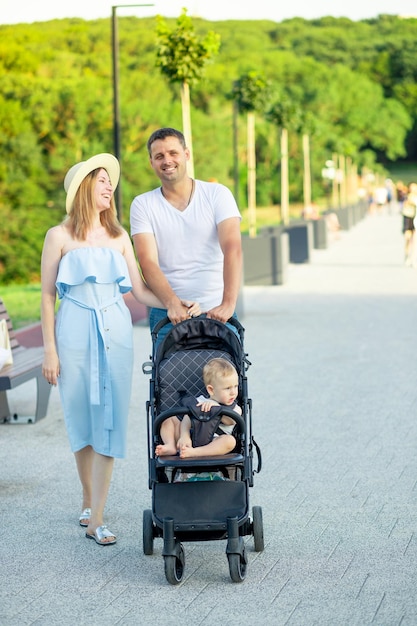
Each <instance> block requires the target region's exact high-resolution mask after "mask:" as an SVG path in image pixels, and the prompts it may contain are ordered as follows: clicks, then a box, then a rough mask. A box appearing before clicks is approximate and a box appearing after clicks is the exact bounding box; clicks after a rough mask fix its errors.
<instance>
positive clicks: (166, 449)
mask: <svg viewBox="0 0 417 626" xmlns="http://www.w3.org/2000/svg"><path fill="white" fill-rule="evenodd" d="M155 454H156V456H173V455H175V454H177V449H176V447H175V446H172V445H170V444H169V443H160V444H159V445H157V446H156V448H155Z"/></svg>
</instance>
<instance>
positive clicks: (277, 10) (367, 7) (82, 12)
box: [0, 0, 417, 24]
mask: <svg viewBox="0 0 417 626" xmlns="http://www.w3.org/2000/svg"><path fill="white" fill-rule="evenodd" d="M113 1H114V0H113ZM116 2H117V0H116ZM123 4H124V3H123V1H120V5H123ZM125 4H126V5H133V4H135V3H134V2H129V1H128V0H125ZM137 4H153V6H147V7H146V6H141V7H139V6H138V7H133V6H127V7H126V6H124V7H123V6H119V5H116V6H117V10H116V14H117V15H118V16H128V15H129V16H130V15H134V16H136V17H150V16H154V15H163V16H165V17H178V16H179V15H180V14H181V10H182V8H183V7H184V8H186V9H187V13H188V15H189V16H190V17H202V18H204V19H207V20H213V21H216V20H228V19H238V20H239V19H242V20H256V19H269V20H273V21H275V22H280V21H282V20H284V19H288V18H291V17H303V18H305V19H308V20H310V19H314V18H316V17H323V16H325V15H332V16H334V17H348V18H349V19H351V20H361V19H365V18H372V17H376V16H377V15H379V14H381V13H388V14H391V15H401V16H405V17H410V16H413V17H417V0H350V2H340V1H337V0H291V2H288V0H287V2H280V0H251V1H249V0H188V1H187V0H154V2H153V3H152V2H149V3H147V2H145V1H143V2H141V3H139V2H138V3H137ZM112 6H114V5H113V4H112V2H111V0H110V2H107V1H106V0H69V1H68V2H67V1H65V0H0V24H19V23H22V22H26V23H31V22H44V21H47V20H52V19H63V18H67V17H80V18H82V19H85V20H93V19H97V18H105V17H109V16H110V15H111V13H112Z"/></svg>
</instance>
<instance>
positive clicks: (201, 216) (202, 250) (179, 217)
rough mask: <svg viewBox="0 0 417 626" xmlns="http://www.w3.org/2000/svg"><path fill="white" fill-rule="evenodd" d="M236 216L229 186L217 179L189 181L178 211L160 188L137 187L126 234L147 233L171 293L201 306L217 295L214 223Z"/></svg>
mask: <svg viewBox="0 0 417 626" xmlns="http://www.w3.org/2000/svg"><path fill="white" fill-rule="evenodd" d="M230 217H238V218H240V213H239V209H238V207H237V205H236V201H235V199H234V197H233V194H232V193H231V191H230V190H229V189H228V188H227V187H225V186H224V185H221V184H219V183H206V182H203V181H201V180H196V181H195V189H194V194H193V197H192V199H191V202H190V204H189V205H188V207H187V208H186V209H185V210H184V211H179V210H178V209H176V208H175V207H173V206H172V205H171V204H170V203H169V202H168V201H167V200H166V199H165V198H164V196H163V195H162V193H161V188H160V187H158V188H157V189H153V190H152V191H148V192H146V193H143V194H141V195H139V196H136V198H135V199H134V200H133V202H132V205H131V207H130V227H131V234H132V236H133V235H137V234H138V233H152V234H153V235H154V236H155V239H156V245H157V248H158V258H159V266H160V268H161V270H162V272H163V273H164V274H165V276H166V278H167V279H168V282H169V284H170V285H171V287H172V289H173V291H174V292H175V294H176V295H177V296H178V297H179V298H181V299H185V300H193V301H196V302H199V303H200V305H201V310H202V311H203V312H204V311H208V310H209V309H212V308H213V307H215V306H218V305H219V304H220V303H221V301H222V299H223V253H222V250H221V248H220V244H219V241H218V236H217V225H218V224H220V222H222V221H223V220H225V219H228V218H230Z"/></svg>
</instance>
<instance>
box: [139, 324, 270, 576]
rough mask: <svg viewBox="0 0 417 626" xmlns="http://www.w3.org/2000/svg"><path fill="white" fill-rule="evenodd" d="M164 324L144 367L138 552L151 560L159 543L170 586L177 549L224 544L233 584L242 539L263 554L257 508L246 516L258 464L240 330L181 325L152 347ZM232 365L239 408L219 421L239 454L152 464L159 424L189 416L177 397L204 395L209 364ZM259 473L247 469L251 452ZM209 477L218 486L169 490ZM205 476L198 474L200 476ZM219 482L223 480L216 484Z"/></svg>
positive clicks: (180, 564) (179, 561) (243, 557)
mask: <svg viewBox="0 0 417 626" xmlns="http://www.w3.org/2000/svg"><path fill="white" fill-rule="evenodd" d="M168 323H169V319H168V318H165V319H164V320H162V321H161V322H160V323H159V324H157V325H156V327H155V328H154V330H153V331H152V342H153V351H152V361H151V362H149V363H145V364H143V371H144V373H146V374H150V375H151V378H150V383H149V386H150V398H149V400H148V401H147V403H146V411H147V432H148V471H149V481H148V486H149V489H150V490H151V491H152V509H146V510H145V511H144V512H143V551H144V554H146V555H151V554H153V546H154V539H155V538H161V537H162V538H163V549H162V556H163V558H164V565H165V576H166V579H167V581H168V582H169V583H171V584H174V585H175V584H178V583H180V582H181V581H182V579H183V576H184V568H185V552H184V547H183V542H186V541H210V540H222V539H226V540H227V546H226V554H227V559H228V564H229V573H230V577H231V579H232V581H233V582H241V581H242V580H244V578H245V576H246V570H247V563H248V559H247V554H246V545H245V542H244V540H243V537H244V536H246V535H252V536H253V537H254V549H255V551H257V552H260V551H262V550H263V549H264V537H263V522H262V509H261V507H259V506H258V507H253V509H252V517H250V514H249V488H250V487H252V486H253V476H254V474H255V473H258V472H260V470H261V465H262V459H261V453H260V449H259V446H258V445H257V444H256V442H255V440H254V438H253V436H252V401H251V399H250V398H249V397H248V391H247V377H246V371H247V369H248V368H249V366H250V362H249V361H248V359H247V356H248V355H247V354H246V353H245V351H244V347H243V338H244V328H243V326H242V325H241V324H240V322H238V321H237V320H236V319H234V318H231V319H230V320H229V323H230V324H232V325H233V326H234V327H235V329H236V331H237V334H236V333H235V332H234V331H233V330H231V329H230V328H229V327H228V326H227V325H225V324H222V323H221V322H218V321H216V320H211V319H208V318H207V317H206V316H205V315H200V316H199V317H197V318H192V319H189V320H185V321H184V322H180V323H179V324H177V325H176V326H174V327H173V328H172V329H171V330H170V331H168V333H167V334H166V336H165V338H164V339H163V340H161V341H160V343H159V345H158V334H159V332H160V331H161V329H162V328H163V327H164V326H165V325H166V324H168ZM217 356H221V357H223V358H227V359H228V360H230V361H231V362H232V363H233V365H234V366H235V368H236V371H237V372H238V378H239V396H238V404H239V405H240V406H241V408H242V415H241V416H240V415H239V414H237V413H236V412H234V411H232V410H231V409H229V408H227V407H222V409H221V414H222V415H227V416H229V417H231V418H232V419H233V420H235V422H236V427H237V428H236V430H237V434H236V440H237V446H236V449H235V451H234V452H231V453H229V454H226V455H222V456H216V457H214V456H212V457H209V456H207V457H198V458H196V457H194V458H187V459H181V458H180V457H179V456H178V455H175V456H163V457H157V456H156V455H155V447H156V446H157V445H158V443H160V441H161V440H160V428H161V425H162V423H163V422H164V421H165V420H166V419H168V418H170V417H172V416H183V415H185V414H186V413H188V412H189V410H188V409H187V408H185V407H184V406H181V405H180V403H179V399H180V396H181V393H184V392H187V393H189V392H190V389H188V388H186V385H188V384H191V385H192V389H191V395H194V394H196V395H198V392H201V391H204V384H203V382H202V375H201V371H202V367H203V365H204V363H205V362H207V361H208V360H210V359H211V358H213V357H217ZM254 450H256V453H257V460H258V464H257V468H256V469H254V468H253V452H254ZM181 472H187V473H192V474H196V477H197V478H198V477H199V476H207V474H208V475H209V476H213V475H214V477H215V478H218V479H217V480H196V482H174V480H175V477H176V476H177V475H178V473H181ZM202 473H203V474H202ZM219 474H222V475H223V476H224V477H225V478H224V479H222V478H219Z"/></svg>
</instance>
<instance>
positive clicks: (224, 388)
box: [211, 374, 239, 405]
mask: <svg viewBox="0 0 417 626" xmlns="http://www.w3.org/2000/svg"><path fill="white" fill-rule="evenodd" d="M238 382H239V381H238V377H237V374H230V376H221V377H219V378H217V380H216V381H215V383H214V384H213V393H212V394H211V397H212V399H213V400H216V402H219V403H220V404H226V405H231V404H233V402H234V401H235V400H236V398H237V394H238Z"/></svg>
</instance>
